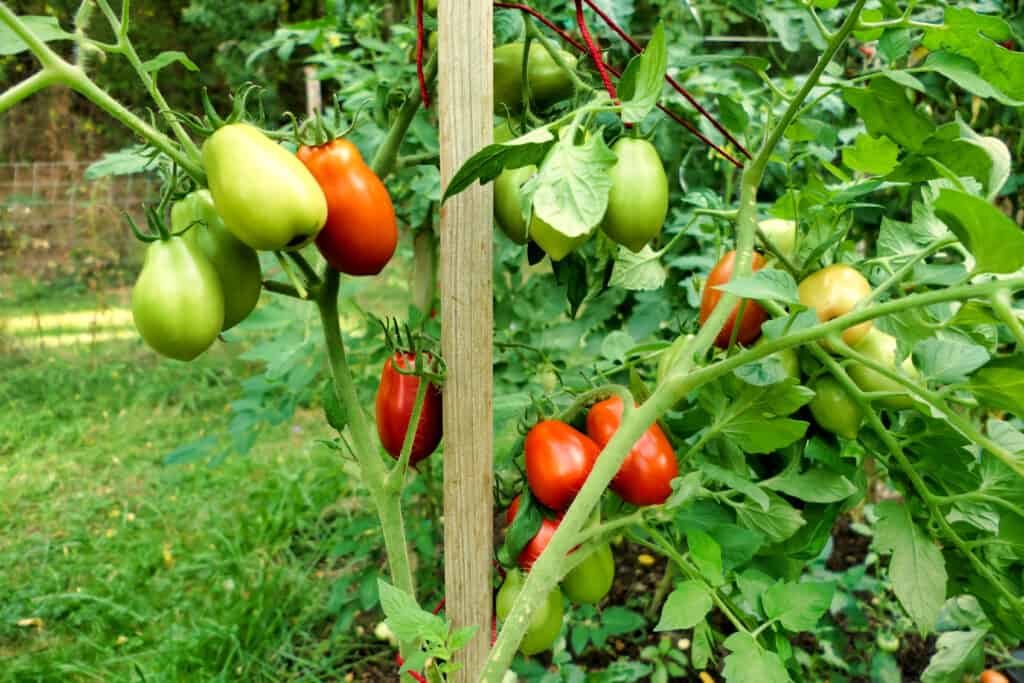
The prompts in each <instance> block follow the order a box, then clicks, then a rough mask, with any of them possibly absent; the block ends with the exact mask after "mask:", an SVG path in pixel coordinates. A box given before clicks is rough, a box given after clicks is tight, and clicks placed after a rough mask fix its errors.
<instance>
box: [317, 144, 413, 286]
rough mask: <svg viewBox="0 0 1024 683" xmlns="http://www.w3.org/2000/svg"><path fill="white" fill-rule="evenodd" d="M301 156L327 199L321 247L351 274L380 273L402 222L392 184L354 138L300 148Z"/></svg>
mask: <svg viewBox="0 0 1024 683" xmlns="http://www.w3.org/2000/svg"><path fill="white" fill-rule="evenodd" d="M298 157H299V160H300V161H302V163H303V164H305V165H306V168H308V169H309V171H310V173H312V174H313V177H314V178H316V181H317V182H318V183H319V184H320V188H321V189H322V190H323V193H324V196H325V197H326V198H327V224H326V225H325V226H324V229H323V230H321V231H320V234H319V235H317V238H316V247H317V249H319V250H320V253H321V254H323V256H324V258H325V259H326V260H327V262H328V263H329V264H331V267H332V268H334V269H335V270H337V271H339V272H342V273H346V274H348V275H376V274H377V273H379V272H380V271H381V270H383V269H384V266H386V265H387V264H388V261H390V260H391V257H392V256H393V255H394V253H395V247H396V246H398V222H397V220H396V218H395V207H394V205H393V204H392V203H391V195H390V194H388V189H387V188H386V187H385V186H384V183H383V182H381V179H380V178H378V177H377V174H376V173H374V172H373V170H372V169H371V168H370V167H369V166H367V165H366V163H365V162H364V161H363V157H362V155H360V154H359V150H358V149H356V146H355V145H353V144H352V143H351V142H349V141H348V140H333V141H331V142H328V143H327V144H325V145H319V146H317V147H306V146H303V147H300V148H299V151H298Z"/></svg>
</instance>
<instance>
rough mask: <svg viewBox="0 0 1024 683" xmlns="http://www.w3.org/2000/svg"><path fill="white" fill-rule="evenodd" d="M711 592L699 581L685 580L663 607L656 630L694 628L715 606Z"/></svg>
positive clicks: (670, 595)
mask: <svg viewBox="0 0 1024 683" xmlns="http://www.w3.org/2000/svg"><path fill="white" fill-rule="evenodd" d="M713 606H714V605H713V603H712V601H711V593H710V592H709V591H708V589H707V587H706V586H705V585H704V584H703V583H701V582H699V581H684V582H683V583H681V584H679V585H678V586H676V588H675V590H673V591H672V592H671V593H670V594H669V596H668V598H667V599H666V600H665V606H664V607H662V608H661V619H660V620H659V621H658V625H657V626H655V627H654V630H655V631H676V630H679V629H684V628H693V627H694V626H696V625H697V624H699V623H700V622H702V621H704V617H706V616H707V615H708V613H709V612H710V611H711V608H712V607H713Z"/></svg>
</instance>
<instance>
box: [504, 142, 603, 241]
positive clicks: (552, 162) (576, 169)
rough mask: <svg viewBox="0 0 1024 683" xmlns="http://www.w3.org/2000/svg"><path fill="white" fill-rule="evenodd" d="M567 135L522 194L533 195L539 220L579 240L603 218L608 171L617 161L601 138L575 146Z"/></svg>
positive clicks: (550, 153) (549, 154)
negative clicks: (530, 193)
mask: <svg viewBox="0 0 1024 683" xmlns="http://www.w3.org/2000/svg"><path fill="white" fill-rule="evenodd" d="M568 132H569V129H566V134H564V135H563V136H562V138H561V139H560V140H559V141H558V143H557V144H556V145H555V146H554V147H552V148H551V151H550V152H548V156H547V158H546V159H545V160H544V163H543V165H541V167H540V171H538V173H537V175H536V176H534V177H533V179H532V180H531V181H530V182H528V183H527V185H526V186H525V187H524V192H532V193H533V209H534V212H535V213H536V215H537V216H539V217H540V218H541V220H543V221H544V222H545V223H547V224H548V225H550V226H551V227H552V228H554V229H555V230H556V231H558V232H560V233H562V234H563V235H565V236H566V237H580V236H582V235H587V234H589V233H590V231H591V230H593V229H594V226H596V225H597V224H598V223H600V222H601V219H602V218H604V214H605V211H606V210H607V209H608V191H609V190H611V186H612V185H611V184H612V181H611V176H610V175H609V174H608V171H609V169H611V167H612V166H614V165H615V162H616V157H615V153H614V152H612V151H611V150H610V149H608V146H607V145H605V143H604V138H603V137H602V136H600V135H593V136H591V137H590V139H589V140H587V141H586V142H584V143H583V144H582V145H576V144H573V141H572V140H571V139H570V136H569V135H568ZM531 186H532V187H531ZM526 187H529V188H530V189H526Z"/></svg>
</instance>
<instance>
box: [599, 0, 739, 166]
mask: <svg viewBox="0 0 1024 683" xmlns="http://www.w3.org/2000/svg"><path fill="white" fill-rule="evenodd" d="M586 2H587V5H588V6H589V7H590V9H592V10H594V11H595V12H597V16H599V17H601V20H602V21H604V23H606V24H608V27H609V28H611V30H613V31H615V32H616V33H617V34H619V37H620V38H622V39H623V40H624V41H626V42H627V43H629V46H630V47H631V48H633V52H636V53H640V52H643V48H642V47H640V44H639V43H637V42H636V41H635V40H633V38H632V37H631V36H630V35H629V34H628V33H626V32H625V31H624V30H623V29H622V27H621V26H619V25H618V24H616V23H615V20H614V19H612V18H611V17H610V16H608V14H607V13H606V12H605V11H604V10H602V9H601V8H600V7H598V5H597V3H595V2H594V0H586ZM665 80H666V81H668V84H669V85H671V86H672V87H673V88H674V89H675V91H676V92H677V93H679V94H680V95H682V96H683V97H685V98H686V101H687V102H689V103H690V104H692V105H693V107H694V109H696V110H697V111H698V112H700V115H701V116H703V117H704V118H705V119H707V120H708V122H709V123H710V124H711V125H712V126H714V127H715V128H716V129H717V130H718V132H719V133H721V134H722V135H724V136H725V138H726V139H727V140H728V141H729V142H731V143H732V144H734V145H736V148H737V149H738V150H740V151H741V152H742V153H743V155H744V156H745V157H747V158H748V159H752V158H753V157H752V156H750V152H748V151H747V148H746V147H744V146H743V145H741V144H740V142H739V140H737V139H736V138H735V137H733V136H732V134H731V133H730V132H729V131H728V130H726V129H725V126H723V125H722V124H721V123H719V122H718V119H716V118H715V117H714V116H712V115H711V114H710V113H709V112H708V110H707V109H705V108H704V107H703V106H701V104H700V103H699V102H698V101H697V100H696V99H695V98H694V97H693V95H691V94H690V93H689V92H688V91H687V90H686V88H684V87H683V86H681V85H680V84H679V82H678V81H677V80H676V79H674V78H672V76H670V75H669V74H665Z"/></svg>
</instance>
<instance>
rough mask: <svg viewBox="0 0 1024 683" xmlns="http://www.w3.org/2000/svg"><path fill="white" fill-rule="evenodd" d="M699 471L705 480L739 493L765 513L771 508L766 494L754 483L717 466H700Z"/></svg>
mask: <svg viewBox="0 0 1024 683" xmlns="http://www.w3.org/2000/svg"><path fill="white" fill-rule="evenodd" d="M701 470H702V471H703V473H704V476H705V477H706V478H707V479H709V480H710V481H717V482H719V483H721V484H725V485H726V486H728V487H729V488H731V489H733V490H736V491H739V492H740V493H742V494H743V495H745V496H747V497H748V498H750V499H751V500H752V501H754V502H755V503H757V505H758V506H759V507H760V508H761V510H762V511H764V512H767V511H768V509H769V508H770V507H771V501H770V500H769V499H768V494H767V493H765V492H764V491H762V490H761V489H760V488H758V486H757V484H755V483H754V482H752V481H749V480H747V479H744V478H743V477H741V476H739V475H738V474H733V473H732V472H730V471H729V470H727V469H725V468H722V467H719V466H718V465H712V464H710V463H708V464H705V465H704V466H702V467H701Z"/></svg>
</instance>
